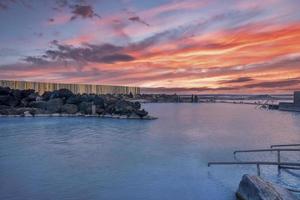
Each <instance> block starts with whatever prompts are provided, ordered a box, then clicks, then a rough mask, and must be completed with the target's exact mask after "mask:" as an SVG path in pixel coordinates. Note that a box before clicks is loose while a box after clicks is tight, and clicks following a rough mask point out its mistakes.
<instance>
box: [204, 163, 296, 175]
mask: <svg viewBox="0 0 300 200" xmlns="http://www.w3.org/2000/svg"><path fill="white" fill-rule="evenodd" d="M211 165H256V169H257V175H258V176H260V165H277V166H279V165H288V166H293V167H300V163H294V162H280V163H278V162H265V161H245V162H244V161H239V162H209V163H208V164H207V166H208V167H210V166H211Z"/></svg>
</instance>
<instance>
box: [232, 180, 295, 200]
mask: <svg viewBox="0 0 300 200" xmlns="http://www.w3.org/2000/svg"><path fill="white" fill-rule="evenodd" d="M236 196H237V198H238V199H241V200H297V197H296V196H295V195H294V194H293V193H292V192H290V191H288V190H287V189H285V188H282V187H280V186H278V185H275V184H272V183H270V182H267V181H265V180H263V179H262V178H261V177H259V176H251V175H247V174H246V175H244V176H243V178H242V180H241V182H240V185H239V188H238V190H237V192H236Z"/></svg>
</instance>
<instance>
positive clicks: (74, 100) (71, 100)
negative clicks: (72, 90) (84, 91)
mask: <svg viewBox="0 0 300 200" xmlns="http://www.w3.org/2000/svg"><path fill="white" fill-rule="evenodd" d="M66 103H67V104H76V105H79V104H80V103H81V97H80V96H78V95H73V96H70V97H69V98H68V99H67V101H66Z"/></svg>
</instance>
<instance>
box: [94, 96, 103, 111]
mask: <svg viewBox="0 0 300 200" xmlns="http://www.w3.org/2000/svg"><path fill="white" fill-rule="evenodd" d="M93 102H94V104H95V105H96V106H98V107H99V108H104V103H105V101H104V98H102V97H100V96H96V97H95V98H94V100H93Z"/></svg>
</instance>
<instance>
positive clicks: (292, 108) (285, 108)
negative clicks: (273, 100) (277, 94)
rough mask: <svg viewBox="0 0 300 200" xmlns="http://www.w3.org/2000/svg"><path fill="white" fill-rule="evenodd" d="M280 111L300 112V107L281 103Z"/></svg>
mask: <svg viewBox="0 0 300 200" xmlns="http://www.w3.org/2000/svg"><path fill="white" fill-rule="evenodd" d="M279 110H282V111H293V112H300V105H298V104H294V103H285V102H281V103H279Z"/></svg>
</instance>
